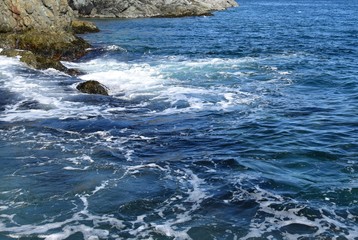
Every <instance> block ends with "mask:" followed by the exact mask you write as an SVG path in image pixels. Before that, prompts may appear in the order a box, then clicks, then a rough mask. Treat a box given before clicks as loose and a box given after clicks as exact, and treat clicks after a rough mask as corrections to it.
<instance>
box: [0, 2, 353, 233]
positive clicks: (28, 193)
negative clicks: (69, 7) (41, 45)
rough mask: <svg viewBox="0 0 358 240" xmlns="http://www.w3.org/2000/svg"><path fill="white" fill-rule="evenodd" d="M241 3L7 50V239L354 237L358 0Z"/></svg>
mask: <svg viewBox="0 0 358 240" xmlns="http://www.w3.org/2000/svg"><path fill="white" fill-rule="evenodd" d="M240 5H241V6H240V7H239V8H234V9H230V10H228V11H224V12H217V13H215V15H214V16H212V17H187V18H178V19H173V18H168V19H165V18H164V19H163V18H155V19H135V20H94V21H95V22H96V24H97V25H98V26H99V27H100V29H101V30H102V31H101V32H100V33H96V34H89V35H83V37H84V38H85V39H86V40H88V41H89V42H91V44H92V45H93V48H92V49H91V50H90V51H89V54H88V55H87V56H85V57H84V58H82V59H80V60H79V61H77V62H64V64H65V65H67V66H68V67H75V68H78V69H80V70H81V71H83V72H84V75H82V76H80V77H79V78H75V77H70V76H67V75H65V74H62V73H60V72H58V71H55V70H51V69H48V70H45V71H37V70H33V69H29V68H27V67H26V66H24V65H23V64H22V63H20V62H19V61H18V60H17V59H11V58H6V57H1V56H0V93H1V97H0V133H1V134H0V143H1V144H0V167H1V174H0V239H26V240H27V239H46V240H49V239H69V240H73V239H89V240H93V239H199V240H201V239H302V240H303V239H358V205H357V203H358V202H357V201H358V182H357V179H358V174H357V171H358V164H357V157H358V141H357V139H358V63H357V59H358V45H357V37H358V27H357V22H358V15H357V14H356V13H357V12H358V2H357V1H353V0H348V1H344V2H342V1H338V0H325V1H314V2H312V1H308V0H294V1H290V2H288V1H280V0H276V1H273V0H269V1H260V0H252V1H248V0H243V1H240ZM90 79H93V80H98V81H100V82H101V83H103V84H105V85H106V86H107V87H108V88H109V92H110V95H111V96H110V97H104V96H97V95H86V94H81V93H79V92H77V90H76V85H77V84H78V83H79V82H81V81H83V80H90Z"/></svg>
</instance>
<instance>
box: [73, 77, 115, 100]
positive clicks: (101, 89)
mask: <svg viewBox="0 0 358 240" xmlns="http://www.w3.org/2000/svg"><path fill="white" fill-rule="evenodd" d="M77 89H78V90H79V91H80V92H83V93H88V94H101V95H105V96H108V90H107V87H105V86H104V85H102V84H100V83H99V82H97V81H94V80H89V81H86V82H82V83H80V84H78V85H77Z"/></svg>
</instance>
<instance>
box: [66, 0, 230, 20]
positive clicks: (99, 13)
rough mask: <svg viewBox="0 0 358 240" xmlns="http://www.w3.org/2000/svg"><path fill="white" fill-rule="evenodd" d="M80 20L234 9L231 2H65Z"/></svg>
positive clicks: (143, 0)
mask: <svg viewBox="0 0 358 240" xmlns="http://www.w3.org/2000/svg"><path fill="white" fill-rule="evenodd" d="M69 4H70V6H71V7H72V9H74V10H76V12H78V14H79V15H80V16H82V17H118V18H138V17H181V16H200V15H208V14H210V13H211V12H212V11H217V10H224V9H226V8H229V7H235V6H237V3H236V1H235V0H69Z"/></svg>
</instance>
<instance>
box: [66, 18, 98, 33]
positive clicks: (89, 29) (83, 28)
mask: <svg viewBox="0 0 358 240" xmlns="http://www.w3.org/2000/svg"><path fill="white" fill-rule="evenodd" d="M72 30H73V31H74V33H77V34H83V33H95V32H99V29H98V27H97V26H96V25H95V24H94V23H92V22H88V21H81V20H73V21H72Z"/></svg>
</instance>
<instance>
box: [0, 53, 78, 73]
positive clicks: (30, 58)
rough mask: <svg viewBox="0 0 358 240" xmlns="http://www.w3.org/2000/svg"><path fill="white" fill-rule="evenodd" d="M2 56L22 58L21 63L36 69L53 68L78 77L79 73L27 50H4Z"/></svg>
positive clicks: (56, 61)
mask: <svg viewBox="0 0 358 240" xmlns="http://www.w3.org/2000/svg"><path fill="white" fill-rule="evenodd" d="M0 55H4V56H7V57H17V56H18V57H20V61H21V62H23V63H26V64H27V65H28V66H30V67H33V68H35V69H40V70H41V69H42V70H44V69H48V68H53V69H56V70H59V71H62V72H65V73H67V74H69V75H78V74H79V72H78V71H76V70H75V69H68V68H66V67H65V66H64V65H63V64H62V63H61V62H60V61H58V60H54V59H51V58H46V57H43V56H40V55H36V54H34V53H33V52H31V51H27V50H16V49H4V50H3V51H1V52H0Z"/></svg>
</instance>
